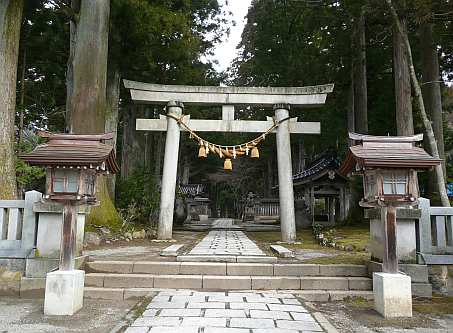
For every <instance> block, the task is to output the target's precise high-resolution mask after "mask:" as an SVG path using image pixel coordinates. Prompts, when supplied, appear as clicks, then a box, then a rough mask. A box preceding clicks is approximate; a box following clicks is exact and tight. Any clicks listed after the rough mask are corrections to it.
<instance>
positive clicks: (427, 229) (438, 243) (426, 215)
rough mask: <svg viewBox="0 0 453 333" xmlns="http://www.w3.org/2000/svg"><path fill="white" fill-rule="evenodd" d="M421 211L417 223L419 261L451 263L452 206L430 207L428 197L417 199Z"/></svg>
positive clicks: (440, 263) (452, 244)
mask: <svg viewBox="0 0 453 333" xmlns="http://www.w3.org/2000/svg"><path fill="white" fill-rule="evenodd" d="M419 208H420V209H421V211H422V215H421V218H420V221H419V223H418V228H417V233H418V237H417V238H418V239H417V240H418V244H417V249H418V252H419V254H420V256H419V261H420V263H426V264H433V265H436V264H439V265H447V264H448V265H451V264H453V225H452V220H453V207H431V204H430V201H429V200H428V199H424V198H420V199H419Z"/></svg>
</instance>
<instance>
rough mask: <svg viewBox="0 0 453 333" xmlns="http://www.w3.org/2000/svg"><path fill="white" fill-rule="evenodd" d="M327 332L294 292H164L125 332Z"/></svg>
mask: <svg viewBox="0 0 453 333" xmlns="http://www.w3.org/2000/svg"><path fill="white" fill-rule="evenodd" d="M139 332H140V333H142V332H143V333H150V332H159V333H164V332H172V333H188V332H189V333H190V332H194V333H210V332H216V333H300V332H307V333H308V332H325V330H323V328H322V327H321V326H320V324H319V323H318V322H317V321H316V320H315V318H314V317H313V316H312V315H311V314H310V313H309V312H308V311H307V310H306V308H305V307H304V306H303V304H302V303H301V302H300V301H299V300H298V299H297V298H296V297H295V295H294V294H291V293H280V292H277V291H266V292H230V291H229V292H199V291H191V290H167V291H161V292H159V294H157V295H156V296H155V297H154V298H153V300H152V301H151V302H150V303H149V304H148V306H147V309H146V310H145V311H144V312H143V314H142V315H141V316H140V317H139V318H137V319H136V320H135V321H134V322H133V323H132V325H131V327H129V328H127V329H126V331H125V333H139Z"/></svg>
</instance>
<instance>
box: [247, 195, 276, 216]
mask: <svg viewBox="0 0 453 333" xmlns="http://www.w3.org/2000/svg"><path fill="white" fill-rule="evenodd" d="M244 213H245V217H246V219H253V220H260V219H266V218H278V217H279V216H280V203H279V200H278V199H261V200H259V201H257V202H255V204H254V205H253V206H246V207H245V211H244Z"/></svg>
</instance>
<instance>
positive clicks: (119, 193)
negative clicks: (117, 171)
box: [115, 170, 160, 228]
mask: <svg viewBox="0 0 453 333" xmlns="http://www.w3.org/2000/svg"><path fill="white" fill-rule="evenodd" d="M159 200H160V193H159V191H158V187H157V184H156V182H155V181H154V178H153V176H151V175H149V174H146V173H145V171H144V170H137V171H135V172H134V173H133V174H132V175H131V176H129V177H128V178H127V179H125V180H121V179H119V180H118V182H117V186H116V202H115V203H116V206H117V208H118V211H119V213H120V215H121V217H122V219H123V227H126V228H127V226H128V225H134V224H146V225H150V224H153V223H154V222H156V219H157V216H158V215H157V213H158V211H159Z"/></svg>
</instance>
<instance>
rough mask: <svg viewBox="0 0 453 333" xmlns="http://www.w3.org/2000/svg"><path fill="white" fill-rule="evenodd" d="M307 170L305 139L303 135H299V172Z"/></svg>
mask: <svg viewBox="0 0 453 333" xmlns="http://www.w3.org/2000/svg"><path fill="white" fill-rule="evenodd" d="M304 170H305V147H304V140H303V138H302V136H300V137H299V141H298V167H297V172H302V171H304Z"/></svg>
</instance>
